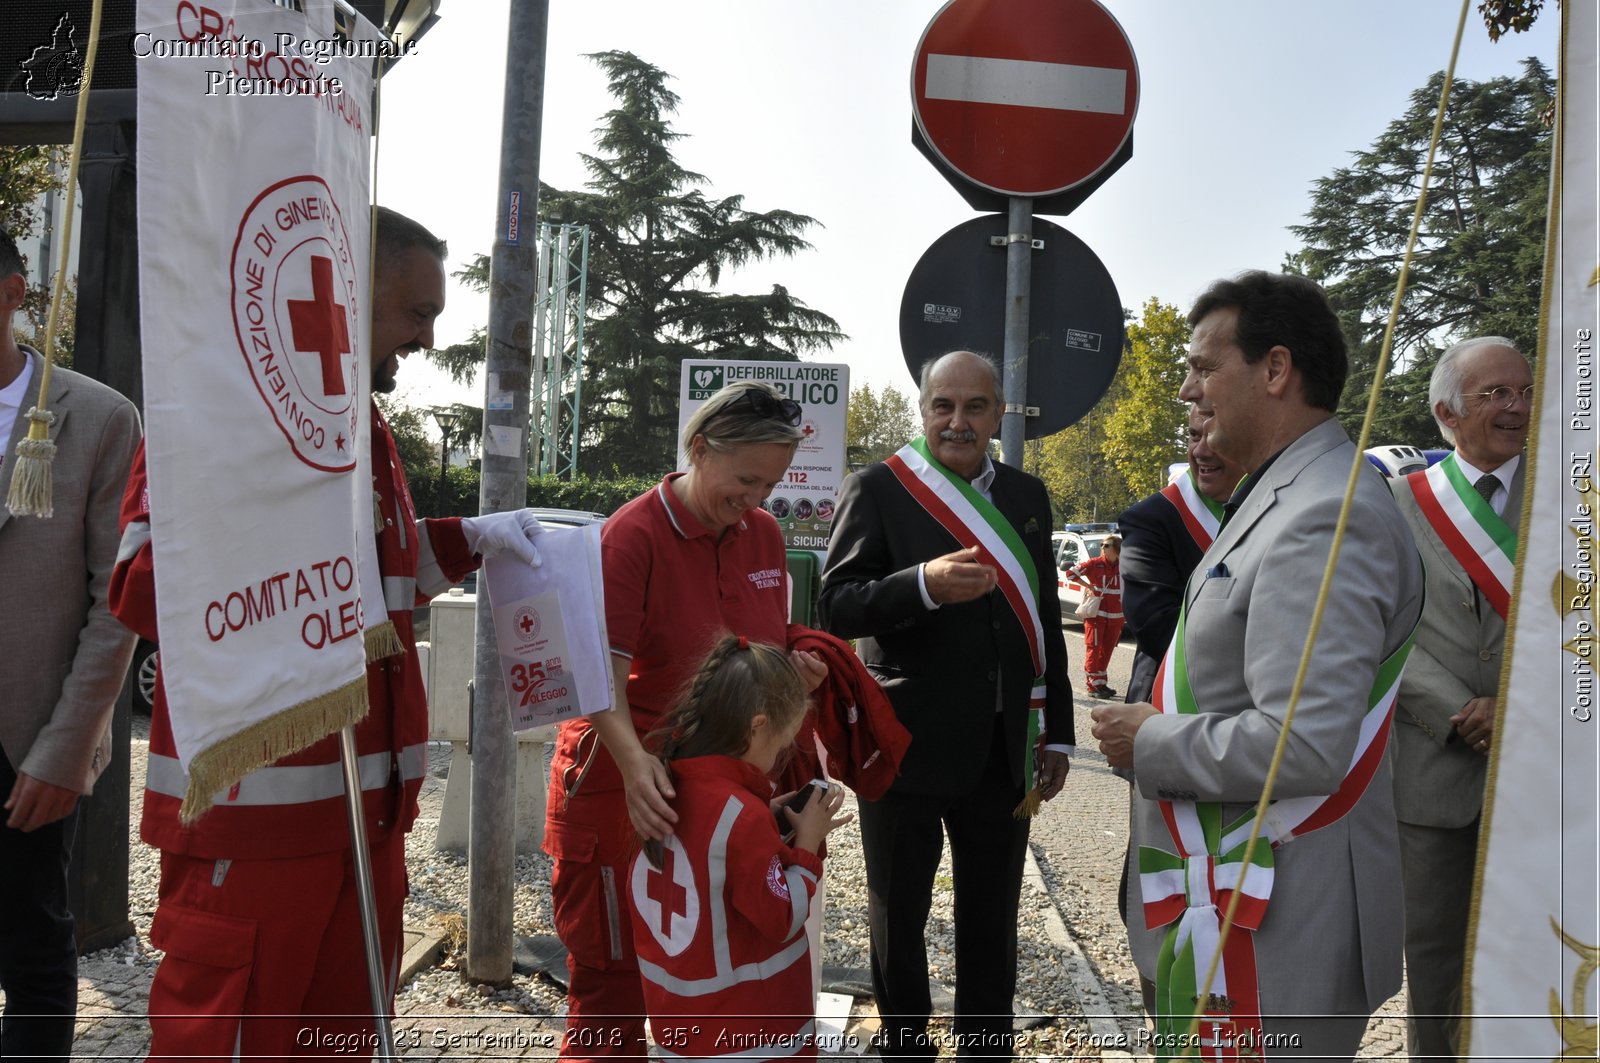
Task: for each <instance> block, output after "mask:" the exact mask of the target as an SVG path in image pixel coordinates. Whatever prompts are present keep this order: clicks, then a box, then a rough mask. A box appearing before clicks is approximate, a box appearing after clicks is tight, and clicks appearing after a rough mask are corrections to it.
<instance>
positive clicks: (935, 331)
mask: <svg viewBox="0 0 1600 1063" xmlns="http://www.w3.org/2000/svg"><path fill="white" fill-rule="evenodd" d="M1006 230H1007V220H1006V216H1005V215H1003V214H990V215H986V216H984V217H981V218H973V219H972V220H971V221H968V222H964V223H962V224H961V225H957V226H956V227H955V228H954V229H951V230H950V231H949V232H947V233H945V234H944V235H943V236H941V237H939V239H937V240H935V241H934V242H933V245H932V246H931V247H929V248H928V250H927V251H925V252H923V255H922V258H921V259H920V260H918V262H917V265H916V267H915V268H914V269H913V270H912V271H911V279H910V280H908V281H907V282H906V290H905V295H904V296H903V297H902V298H901V300H900V349H901V352H902V353H903V354H904V355H905V360H906V368H908V369H909V370H911V377H912V379H913V380H916V379H917V377H918V376H920V375H921V373H922V365H923V363H924V362H926V361H927V360H928V359H930V358H937V357H938V356H939V355H941V354H945V353H946V352H949V351H961V350H967V351H977V352H978V353H980V354H985V355H988V356H989V357H991V358H993V359H994V360H995V361H996V362H999V361H1000V360H1001V356H1002V354H1003V352H1004V350H1005V320H1006V317H1005V308H1006V307H1005V304H1006V248H1005V246H1004V244H1000V245H991V244H990V238H991V237H996V236H999V237H1004V236H1005V235H1006ZM1033 238H1034V239H1035V240H1042V241H1043V242H1044V247H1043V248H1041V249H1037V250H1035V251H1034V252H1033V282H1032V285H1031V286H1030V289H1029V296H1028V354H1027V357H1028V405H1029V406H1037V407H1038V408H1039V416H1037V417H1029V418H1028V428H1027V433H1026V438H1028V439H1038V438H1040V437H1041V436H1047V435H1050V434H1052V433H1054V432H1059V431H1061V429H1063V428H1066V427H1067V426H1068V425H1071V424H1073V423H1075V422H1076V421H1077V420H1078V419H1079V418H1081V417H1082V416H1083V415H1084V414H1086V413H1088V412H1089V410H1090V409H1092V408H1093V407H1094V404H1095V403H1097V402H1099V401H1100V399H1101V397H1102V396H1104V395H1105V393H1106V392H1107V391H1108V390H1110V388H1111V381H1112V378H1113V377H1115V376H1116V375H1117V363H1118V362H1120V361H1121V360H1122V343H1123V319H1122V300H1121V299H1119V298H1118V297H1117V286H1116V285H1115V284H1113V283H1112V281H1111V274H1110V273H1108V272H1106V267H1105V266H1104V265H1103V264H1102V263H1101V261H1100V259H1099V258H1098V257H1096V255H1095V253H1094V252H1093V251H1091V250H1089V247H1088V245H1087V244H1085V243H1084V242H1083V241H1082V240H1080V239H1078V238H1077V237H1076V236H1073V235H1072V234H1071V233H1070V232H1068V231H1067V230H1065V229H1063V228H1062V227H1061V226H1059V225H1057V224H1056V223H1055V222H1052V221H1049V220H1047V219H1045V218H1040V217H1035V218H1034V219H1033Z"/></svg>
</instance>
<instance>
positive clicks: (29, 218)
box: [0, 144, 66, 278]
mask: <svg viewBox="0 0 1600 1063" xmlns="http://www.w3.org/2000/svg"><path fill="white" fill-rule="evenodd" d="M65 161H66V151H65V149H63V148H58V147H51V146H48V145H38V144H0V228H3V229H5V231H6V232H8V233H10V234H11V238H12V239H13V240H17V241H19V242H20V241H21V240H23V239H24V238H26V237H29V236H32V235H33V234H34V233H35V232H37V231H38V228H39V220H40V219H39V211H38V209H37V208H35V207H34V201H35V200H37V199H38V198H39V197H40V196H41V195H43V194H44V193H45V192H47V191H52V190H55V189H59V188H61V187H62V181H61V178H59V177H58V176H56V172H55V170H54V169H52V163H54V164H55V166H57V167H61V168H63V169H64V164H65ZM29 265H30V267H31V270H30V272H31V273H32V275H33V276H34V277H35V278H37V277H38V275H39V264H38V263H37V262H33V263H29Z"/></svg>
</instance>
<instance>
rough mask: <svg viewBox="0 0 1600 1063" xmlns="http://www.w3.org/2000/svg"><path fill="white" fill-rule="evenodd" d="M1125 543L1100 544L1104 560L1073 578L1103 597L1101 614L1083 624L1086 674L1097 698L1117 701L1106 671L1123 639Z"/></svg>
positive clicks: (1094, 560) (1079, 570)
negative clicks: (1112, 654)
mask: <svg viewBox="0 0 1600 1063" xmlns="http://www.w3.org/2000/svg"><path fill="white" fill-rule="evenodd" d="M1121 559H1122V539H1121V537H1120V536H1116V535H1108V536H1106V539H1105V541H1104V542H1102V543H1101V544H1100V556H1099V557H1091V558H1090V559H1089V560H1087V561H1085V562H1083V563H1082V564H1081V565H1077V566H1075V567H1074V568H1073V570H1072V574H1073V575H1074V576H1076V577H1077V578H1078V579H1080V580H1082V581H1083V582H1085V583H1087V584H1088V585H1089V589H1090V590H1092V591H1094V593H1096V594H1098V595H1100V613H1099V615H1098V616H1092V617H1090V618H1089V619H1087V620H1085V621H1084V622H1083V648H1084V659H1083V673H1084V678H1085V679H1087V680H1088V681H1089V693H1090V694H1091V695H1092V696H1094V697H1097V698H1114V697H1116V696H1117V692H1116V691H1115V690H1112V689H1111V688H1110V687H1109V686H1107V685H1106V669H1107V668H1108V667H1110V665H1111V651H1112V650H1114V649H1116V648H1117V640H1118V639H1120V638H1122V568H1121V565H1120V564H1119V562H1120V561H1121Z"/></svg>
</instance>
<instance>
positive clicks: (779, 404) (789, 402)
mask: <svg viewBox="0 0 1600 1063" xmlns="http://www.w3.org/2000/svg"><path fill="white" fill-rule="evenodd" d="M741 402H742V403H744V404H745V405H747V406H749V407H750V409H751V410H752V411H753V412H754V413H755V415H756V416H757V417H770V418H772V419H773V420H777V421H782V422H783V423H784V424H787V425H790V426H791V427H794V428H799V427H800V420H801V410H800V404H799V403H798V402H796V401H794V400H793V399H776V398H773V397H772V395H771V393H769V392H767V391H766V390H764V389H762V388H745V389H744V394H742V395H740V396H739V397H738V398H737V399H735V400H733V402H731V403H729V404H728V405H729V406H734V405H737V404H738V403H741Z"/></svg>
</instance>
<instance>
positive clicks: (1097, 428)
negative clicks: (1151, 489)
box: [1023, 384, 1138, 523]
mask: <svg viewBox="0 0 1600 1063" xmlns="http://www.w3.org/2000/svg"><path fill="white" fill-rule="evenodd" d="M1117 390H1118V385H1116V384H1113V385H1112V389H1111V393H1110V394H1108V395H1107V396H1106V398H1105V399H1102V400H1101V401H1100V403H1099V404H1098V405H1097V406H1096V407H1095V408H1094V409H1092V410H1090V411H1089V414H1088V416H1086V417H1084V418H1083V420H1081V421H1079V422H1078V423H1077V424H1074V425H1071V426H1069V427H1067V428H1064V429H1062V430H1061V431H1059V432H1057V433H1055V434H1054V435H1050V436H1046V437H1045V438H1043V439H1031V440H1029V441H1028V442H1027V443H1026V444H1024V446H1023V451H1024V455H1025V460H1024V465H1025V467H1026V468H1027V471H1028V472H1031V473H1033V475H1035V476H1037V477H1039V479H1041V480H1043V481H1044V486H1045V489H1046V490H1047V491H1048V492H1049V494H1050V501H1051V504H1052V505H1054V506H1055V511H1056V520H1057V522H1058V523H1060V522H1063V521H1067V522H1070V521H1091V520H1115V519H1116V517H1117V514H1118V513H1121V512H1122V511H1123V510H1124V509H1126V508H1127V507H1128V505H1129V503H1131V502H1133V501H1134V500H1135V499H1136V498H1137V497H1138V496H1137V495H1135V494H1134V493H1133V490H1132V489H1131V488H1130V487H1129V486H1128V482H1127V480H1125V479H1124V478H1123V475H1122V473H1121V471H1120V470H1118V468H1117V467H1116V465H1115V464H1114V463H1113V462H1112V461H1111V460H1110V458H1109V457H1108V456H1107V454H1106V427H1105V425H1106V418H1107V413H1106V411H1107V410H1108V409H1110V408H1112V407H1114V405H1115V402H1116V399H1115V397H1114V396H1115V395H1116V392H1117Z"/></svg>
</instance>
